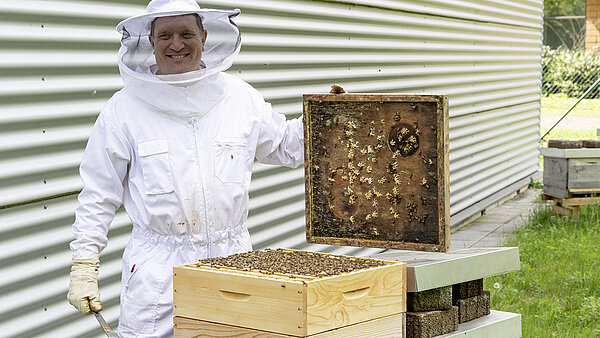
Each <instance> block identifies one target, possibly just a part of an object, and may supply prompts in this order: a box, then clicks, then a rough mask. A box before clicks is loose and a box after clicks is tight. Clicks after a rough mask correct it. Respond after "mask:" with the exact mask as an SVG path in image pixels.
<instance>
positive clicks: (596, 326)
mask: <svg viewBox="0 0 600 338" xmlns="http://www.w3.org/2000/svg"><path fill="white" fill-rule="evenodd" d="M506 246H518V247H519V252H520V257H521V270H520V271H518V272H513V273H509V274H505V275H501V276H496V277H491V278H486V280H485V289H486V290H490V292H491V304H492V309H495V310H501V311H509V312H516V313H520V314H521V315H522V330H523V337H600V205H593V206H582V207H581V216H580V219H579V220H578V221H575V220H573V219H571V218H567V219H565V218H563V217H562V216H557V215H556V214H554V213H552V212H551V211H550V210H548V209H547V208H545V209H544V208H541V209H540V210H538V211H537V212H535V213H534V214H533V215H532V217H530V219H529V220H528V221H527V222H526V224H525V225H524V226H523V227H522V228H521V229H519V230H518V231H517V232H516V238H515V239H514V240H512V241H509V242H507V243H506Z"/></svg>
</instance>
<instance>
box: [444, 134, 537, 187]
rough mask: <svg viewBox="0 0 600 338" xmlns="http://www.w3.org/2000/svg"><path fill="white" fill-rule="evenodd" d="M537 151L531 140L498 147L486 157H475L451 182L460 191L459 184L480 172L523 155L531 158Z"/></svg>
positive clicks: (452, 177)
mask: <svg viewBox="0 0 600 338" xmlns="http://www.w3.org/2000/svg"><path fill="white" fill-rule="evenodd" d="M528 143H529V144H528ZM519 146H520V147H519ZM535 151H536V147H535V144H534V145H531V138H529V139H524V140H518V141H517V142H515V143H514V144H511V145H509V146H503V147H496V148H494V149H492V150H491V151H490V152H489V153H486V155H485V156H478V157H474V158H473V161H472V162H471V165H470V166H468V167H467V169H465V170H463V171H459V172H456V174H454V175H451V177H450V182H451V183H452V184H453V185H454V187H455V188H456V189H457V190H460V188H461V187H460V183H459V182H462V181H465V180H469V179H470V178H471V177H472V176H473V175H476V174H477V173H479V172H483V171H485V170H488V169H490V168H491V167H496V166H497V165H498V163H504V161H507V160H512V159H515V158H518V157H520V156H521V155H523V156H529V155H531V154H532V153H534V152H535Z"/></svg>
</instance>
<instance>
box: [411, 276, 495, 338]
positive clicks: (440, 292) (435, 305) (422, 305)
mask: <svg viewBox="0 0 600 338" xmlns="http://www.w3.org/2000/svg"><path fill="white" fill-rule="evenodd" d="M406 305H407V310H408V311H407V313H406V331H407V337H408V338H430V337H434V336H438V335H442V334H446V333H450V332H453V331H456V330H458V324H462V323H465V322H468V321H470V320H473V319H476V318H480V317H483V316H485V315H487V314H489V313H490V293H489V292H488V291H483V279H478V280H473V281H468V282H463V283H458V284H454V285H449V286H444V287H440V288H436V289H431V290H425V291H421V292H409V293H407V303H406Z"/></svg>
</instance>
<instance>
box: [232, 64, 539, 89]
mask: <svg viewBox="0 0 600 338" xmlns="http://www.w3.org/2000/svg"><path fill="white" fill-rule="evenodd" d="M534 67H535V65H532V64H527V63H524V64H512V65H506V66H498V65H456V66H438V65H427V66H423V65H421V66H420V67H418V66H416V65H406V66H384V67H353V68H352V69H347V68H345V69H344V68H337V69H336V68H330V69H328V70H327V72H324V71H323V70H316V69H315V70H310V69H306V70H302V69H290V70H272V71H259V70H251V71H244V72H243V73H240V74H236V75H237V76H238V77H239V78H241V79H243V80H244V81H248V82H252V83H254V84H259V83H263V82H264V83H269V82H284V81H286V80H287V81H303V80H312V81H316V80H330V81H331V80H333V79H336V80H337V79H346V78H350V79H352V78H366V77H369V76H376V77H380V78H389V77H393V76H396V77H412V76H420V77H436V76H443V75H446V74H448V75H452V74H456V73H460V74H465V75H466V76H471V75H480V74H483V73H492V74H494V73H496V72H502V71H504V72H503V73H507V72H510V73H511V74H528V75H531V74H534V72H535V71H536V69H534ZM490 76H494V75H490Z"/></svg>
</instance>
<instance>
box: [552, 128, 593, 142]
mask: <svg viewBox="0 0 600 338" xmlns="http://www.w3.org/2000/svg"><path fill="white" fill-rule="evenodd" d="M559 126H560V125H559ZM597 127H600V126H597ZM546 131H548V129H547V128H544V129H542V130H541V132H540V137H541V136H542V135H544V134H545V133H546ZM596 132H597V131H596V129H559V128H558V126H557V127H556V128H554V129H552V131H551V132H550V134H548V135H546V137H544V139H545V140H597V139H598V136H596Z"/></svg>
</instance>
